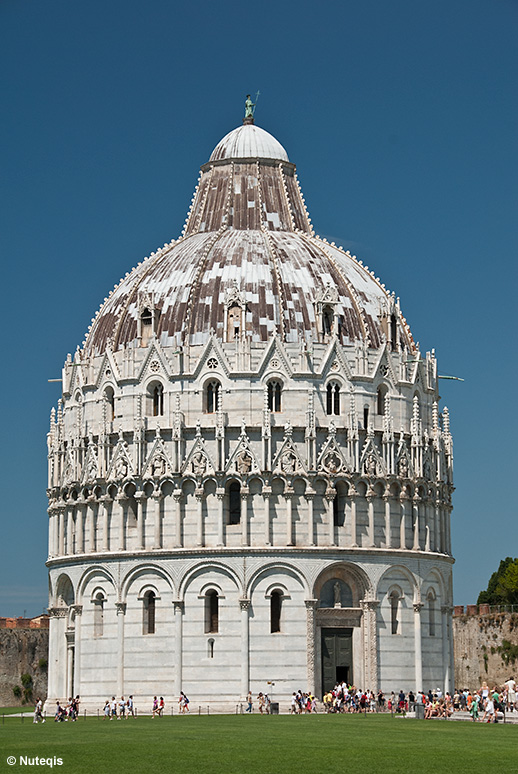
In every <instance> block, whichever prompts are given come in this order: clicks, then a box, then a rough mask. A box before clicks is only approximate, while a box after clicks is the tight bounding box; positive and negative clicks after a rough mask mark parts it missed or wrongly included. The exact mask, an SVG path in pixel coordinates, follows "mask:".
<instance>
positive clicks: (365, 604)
mask: <svg viewBox="0 0 518 774" xmlns="http://www.w3.org/2000/svg"><path fill="white" fill-rule="evenodd" d="M378 605H379V602H378V600H377V599H362V600H361V602H360V606H361V608H362V610H363V658H364V673H365V689H368V690H371V691H372V692H373V693H376V692H377V690H378V625H377V621H376V615H377V614H376V610H377V608H378Z"/></svg>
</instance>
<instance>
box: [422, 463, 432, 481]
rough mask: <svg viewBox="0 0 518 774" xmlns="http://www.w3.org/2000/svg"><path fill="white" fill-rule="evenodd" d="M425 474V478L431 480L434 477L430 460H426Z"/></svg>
mask: <svg viewBox="0 0 518 774" xmlns="http://www.w3.org/2000/svg"><path fill="white" fill-rule="evenodd" d="M423 473H424V477H425V478H428V479H430V478H431V477H432V469H431V467H430V460H425V461H424V466H423Z"/></svg>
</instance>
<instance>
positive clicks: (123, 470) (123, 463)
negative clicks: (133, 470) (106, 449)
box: [115, 457, 129, 478]
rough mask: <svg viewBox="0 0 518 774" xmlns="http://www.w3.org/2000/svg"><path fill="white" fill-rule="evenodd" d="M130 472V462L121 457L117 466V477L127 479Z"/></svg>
mask: <svg viewBox="0 0 518 774" xmlns="http://www.w3.org/2000/svg"><path fill="white" fill-rule="evenodd" d="M128 472H129V465H128V460H127V459H125V458H124V457H119V459H118V460H117V463H116V465H115V477H116V478H126V476H127V475H128Z"/></svg>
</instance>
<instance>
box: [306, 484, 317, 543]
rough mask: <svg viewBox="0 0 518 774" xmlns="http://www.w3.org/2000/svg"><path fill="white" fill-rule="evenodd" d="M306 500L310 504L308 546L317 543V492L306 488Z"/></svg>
mask: <svg viewBox="0 0 518 774" xmlns="http://www.w3.org/2000/svg"><path fill="white" fill-rule="evenodd" d="M306 501H307V504H308V546H314V545H315V517H314V506H315V492H314V491H313V490H312V489H308V490H306Z"/></svg>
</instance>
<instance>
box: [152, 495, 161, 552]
mask: <svg viewBox="0 0 518 774" xmlns="http://www.w3.org/2000/svg"><path fill="white" fill-rule="evenodd" d="M153 502H154V511H155V517H154V531H153V548H154V549H155V550H157V549H159V548H162V517H161V512H160V503H161V502H162V494H161V493H160V492H158V493H155V494H154V495H153Z"/></svg>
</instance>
